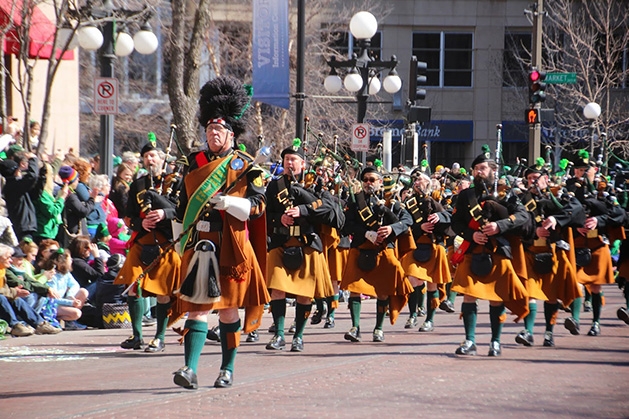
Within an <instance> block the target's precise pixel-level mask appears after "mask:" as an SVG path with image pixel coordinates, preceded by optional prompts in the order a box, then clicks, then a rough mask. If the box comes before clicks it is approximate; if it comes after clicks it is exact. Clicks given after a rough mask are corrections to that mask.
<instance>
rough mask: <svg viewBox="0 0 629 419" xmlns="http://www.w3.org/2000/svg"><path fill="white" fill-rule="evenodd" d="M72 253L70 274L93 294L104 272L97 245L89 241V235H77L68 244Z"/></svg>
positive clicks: (103, 264) (103, 263)
mask: <svg viewBox="0 0 629 419" xmlns="http://www.w3.org/2000/svg"><path fill="white" fill-rule="evenodd" d="M69 250H70V254H71V255H72V261H73V268H72V274H73V276H74V278H75V279H76V280H77V281H78V283H79V284H80V285H81V286H82V287H83V288H86V289H87V290H88V292H89V293H90V295H92V294H94V291H95V290H96V284H97V282H98V279H99V278H100V277H101V276H103V274H104V273H105V262H104V261H103V259H102V258H101V257H100V255H99V252H98V246H97V245H96V243H91V242H90V238H89V236H77V237H75V238H74V239H73V240H72V241H71V242H70V246H69Z"/></svg>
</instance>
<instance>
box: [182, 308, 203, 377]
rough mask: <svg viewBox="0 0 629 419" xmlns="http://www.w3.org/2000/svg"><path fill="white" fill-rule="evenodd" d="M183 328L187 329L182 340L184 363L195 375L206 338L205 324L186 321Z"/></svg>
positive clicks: (196, 321)
mask: <svg viewBox="0 0 629 419" xmlns="http://www.w3.org/2000/svg"><path fill="white" fill-rule="evenodd" d="M184 328H186V329H188V333H186V336H185V337H184V339H183V345H184V346H183V347H184V361H185V363H186V365H187V366H188V367H190V369H192V371H194V372H195V373H196V372H197V367H198V366H199V358H200V357H201V351H203V346H204V345H205V338H206V337H207V322H202V321H199V320H186V323H185V325H184Z"/></svg>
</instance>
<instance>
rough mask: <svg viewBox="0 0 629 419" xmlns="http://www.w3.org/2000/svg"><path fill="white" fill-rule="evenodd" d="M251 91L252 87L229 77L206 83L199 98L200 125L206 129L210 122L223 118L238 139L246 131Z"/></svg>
mask: <svg viewBox="0 0 629 419" xmlns="http://www.w3.org/2000/svg"><path fill="white" fill-rule="evenodd" d="M251 90H252V89H251V86H247V85H243V84H242V83H241V82H240V81H239V80H238V79H236V78H234V77H229V76H221V77H217V78H215V79H214V80H210V81H209V82H207V83H205V85H203V87H202V88H201V94H200V98H199V107H200V113H199V123H200V124H201V125H202V126H203V127H204V128H205V127H206V126H207V125H208V123H209V122H210V121H212V120H214V119H219V118H221V119H223V120H224V122H225V123H226V124H227V125H229V127H230V128H231V130H232V131H233V133H234V138H238V137H239V136H240V134H242V133H243V132H245V129H246V125H247V112H246V111H247V108H249V104H250V103H251Z"/></svg>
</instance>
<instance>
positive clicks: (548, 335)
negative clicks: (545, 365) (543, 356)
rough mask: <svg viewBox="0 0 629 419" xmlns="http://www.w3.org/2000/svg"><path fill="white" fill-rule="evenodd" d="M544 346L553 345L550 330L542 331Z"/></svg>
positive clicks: (553, 341)
mask: <svg viewBox="0 0 629 419" xmlns="http://www.w3.org/2000/svg"><path fill="white" fill-rule="evenodd" d="M544 346H548V347H553V346H555V340H554V339H553V334H552V333H551V332H546V333H544Z"/></svg>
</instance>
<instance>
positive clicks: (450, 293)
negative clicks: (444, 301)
mask: <svg viewBox="0 0 629 419" xmlns="http://www.w3.org/2000/svg"><path fill="white" fill-rule="evenodd" d="M446 291H447V293H448V300H450V302H451V303H452V304H454V300H456V294H457V293H456V292H455V291H452V282H448V283H447V284H446Z"/></svg>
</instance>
